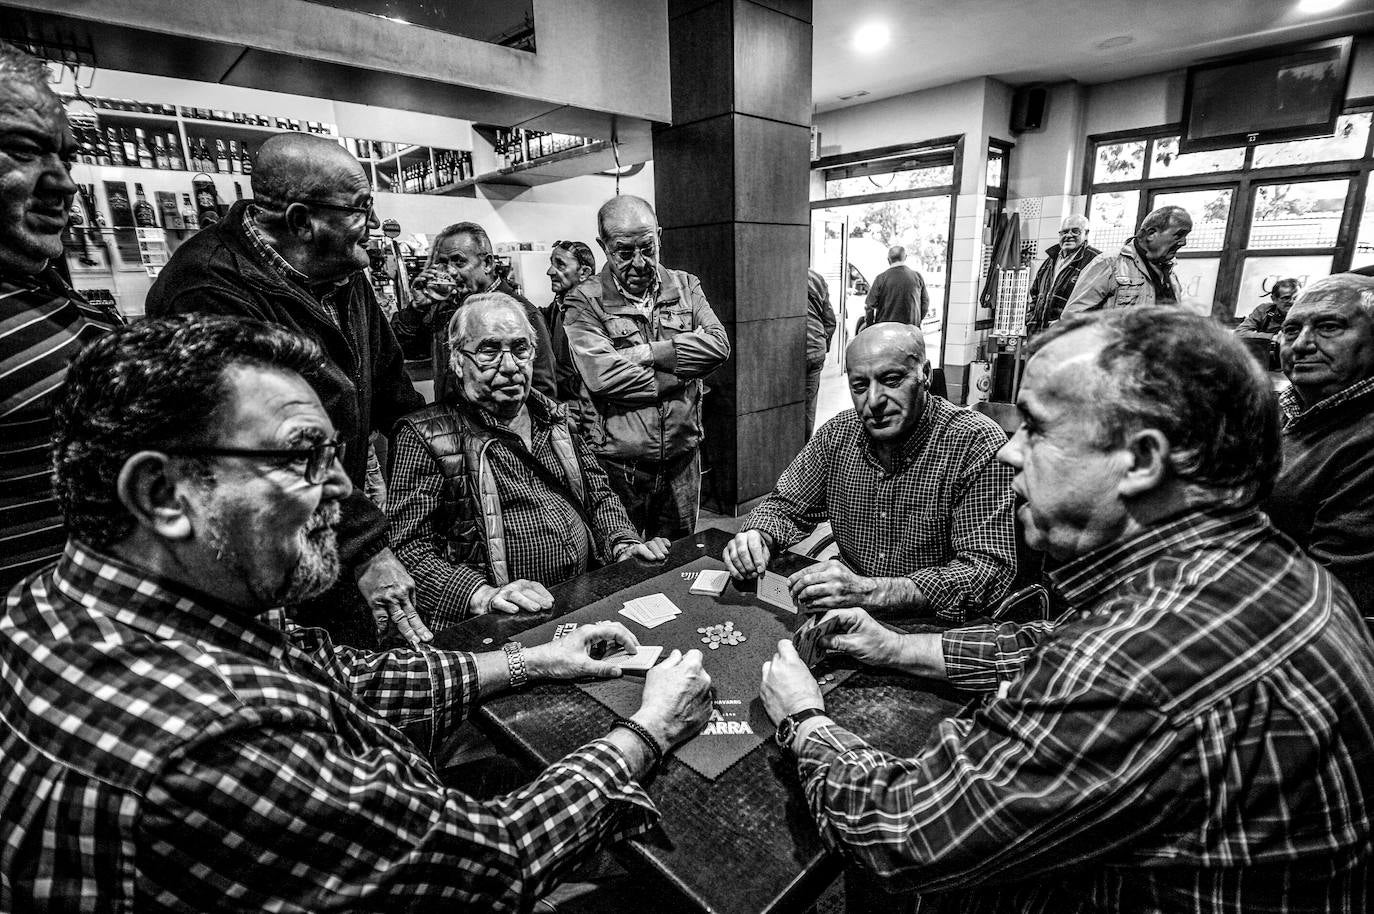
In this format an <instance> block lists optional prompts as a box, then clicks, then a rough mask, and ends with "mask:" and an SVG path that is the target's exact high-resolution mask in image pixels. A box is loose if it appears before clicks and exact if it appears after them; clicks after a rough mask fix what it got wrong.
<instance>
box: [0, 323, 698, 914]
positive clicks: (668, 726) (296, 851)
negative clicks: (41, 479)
mask: <svg viewBox="0 0 1374 914" xmlns="http://www.w3.org/2000/svg"><path fill="white" fill-rule="evenodd" d="M323 358H324V356H323V355H322V353H321V350H320V348H319V347H318V345H316V344H315V343H313V342H312V341H310V340H307V339H305V338H304V337H301V336H298V335H296V334H294V333H292V332H290V331H287V330H285V329H282V328H279V327H272V326H268V325H266V324H263V323H260V322H257V321H251V320H242V319H240V320H229V319H225V318H210V317H194V318H184V317H183V318H173V319H167V320H151V321H145V322H142V323H140V324H137V325H135V326H132V327H127V328H124V329H121V330H118V331H115V332H114V333H113V334H111V335H110V336H107V337H105V338H104V339H102V340H101V341H99V342H97V343H95V344H93V345H92V346H90V347H89V348H87V349H86V350H85V352H84V353H83V354H82V356H81V357H80V358H78V359H77V360H76V362H75V363H74V364H73V366H72V368H71V371H70V373H69V374H68V379H67V389H66V393H65V395H64V399H63V402H62V404H61V406H60V408H59V411H58V416H57V428H56V432H55V434H54V445H53V454H54V483H55V488H56V491H57V496H58V502H59V504H60V505H61V507H62V511H63V515H64V517H65V519H66V522H67V527H68V530H69V532H70V535H71V538H70V539H69V540H68V542H67V547H66V551H65V553H64V554H63V556H62V557H61V558H60V559H59V560H58V563H57V564H56V566H54V567H52V568H49V569H48V570H46V571H43V572H41V573H38V574H36V575H34V576H32V577H30V578H29V579H28V580H26V581H25V582H24V583H22V584H20V585H18V586H16V587H15V589H14V590H12V591H11V592H10V594H9V596H8V598H7V601H6V610H5V615H4V617H3V620H0V670H2V671H3V675H0V760H3V770H4V772H5V775H4V777H3V778H0V874H2V878H0V909H4V910H7V911H78V910H79V911H164V910H165V911H212V910H213V911H221V910H234V911H265V910H274V911H324V910H353V911H357V910H372V911H396V910H402V909H405V910H411V909H425V910H428V909H431V908H434V909H439V908H441V907H447V908H449V909H452V910H464V911H469V910H470V911H528V910H530V909H531V908H532V907H533V905H534V904H535V902H536V901H537V900H538V899H539V898H540V897H541V896H543V895H544V894H545V893H546V892H547V891H548V890H549V889H550V888H551V887H552V886H553V885H554V884H555V883H556V882H557V881H558V880H559V879H560V878H561V877H562V876H563V875H564V874H566V873H567V872H568V871H569V869H570V868H572V867H574V866H576V865H577V864H578V863H579V862H581V861H585V860H586V859H587V858H588V857H589V856H590V855H591V854H593V853H594V852H595V850H596V849H597V848H599V847H602V846H604V845H605V844H607V843H609V842H612V841H615V840H617V839H620V838H624V837H628V836H632V835H636V834H640V833H642V832H644V831H645V830H646V829H648V828H649V827H651V825H652V824H653V822H654V821H655V820H656V818H657V811H656V810H655V808H654V806H653V803H652V802H651V801H650V800H649V798H648V796H647V795H646V794H645V793H644V791H643V789H642V788H641V787H640V786H639V783H638V781H639V779H641V778H642V777H643V776H644V775H645V773H646V772H647V771H648V770H649V769H650V768H651V767H652V766H653V764H654V763H655V761H656V760H657V759H659V758H661V756H662V754H663V753H664V752H665V751H667V750H668V749H669V748H670V747H671V746H672V745H674V744H675V743H676V742H677V741H679V740H681V739H683V738H685V737H687V736H689V735H691V734H694V733H696V732H697V731H699V730H700V729H701V726H702V725H703V724H704V722H705V720H706V717H707V714H708V712H709V708H710V704H709V698H708V691H709V686H710V680H709V677H707V676H706V675H705V673H703V672H702V670H701V655H700V653H699V652H697V651H691V652H689V653H688V654H687V655H686V656H683V655H680V654H678V653H677V652H676V651H675V652H673V654H672V655H670V657H669V660H668V661H667V665H666V666H664V665H662V664H660V665H659V666H658V667H655V668H654V670H652V671H650V673H649V674H648V677H647V680H646V683H645V686H644V700H643V705H642V707H641V708H640V709H639V711H638V712H637V713H636V714H634V715H633V716H632V717H631V718H629V719H622V720H619V721H618V722H617V723H616V725H615V726H614V727H613V728H612V729H611V730H610V732H609V733H607V734H606V735H605V736H603V737H601V738H600V739H596V740H593V741H592V742H590V743H588V744H587V745H585V746H583V747H582V748H580V749H578V750H576V751H575V752H573V753H571V754H569V755H568V756H566V757H565V758H563V759H562V760H560V761H558V762H556V763H554V764H553V765H552V766H550V767H549V768H548V769H547V770H546V771H545V772H544V773H543V774H542V775H541V776H540V777H539V778H537V779H536V780H535V781H534V782H533V783H531V784H529V785H528V786H526V787H523V788H521V789H519V790H517V791H515V792H513V793H510V794H507V795H505V796H500V797H497V798H495V799H492V800H487V801H478V800H475V799H473V798H471V797H468V796H465V795H464V794H463V793H461V792H459V791H457V790H454V789H450V788H448V787H446V786H445V785H444V784H443V783H442V782H441V781H440V779H439V777H438V776H437V775H436V773H435V770H434V769H433V768H432V767H431V765H430V763H429V762H428V761H427V760H426V758H425V757H424V756H422V755H421V751H422V750H423V751H431V750H432V749H433V747H434V746H435V745H437V744H438V741H440V740H442V739H444V738H445V736H446V735H447V734H448V733H450V732H451V731H452V730H453V728H454V727H455V726H456V725H457V724H458V722H459V721H460V720H461V719H462V718H463V717H464V716H465V715H466V714H467V713H468V712H469V711H470V710H471V709H472V707H473V705H474V704H475V703H476V702H477V701H478V700H479V699H480V698H482V697H483V696H485V695H487V694H490V693H492V692H495V691H497V690H500V689H505V688H508V687H519V686H520V685H521V684H523V682H524V681H525V680H526V679H530V678H571V677H576V676H588V675H590V676H614V675H618V673H619V668H618V667H615V666H612V665H611V664H609V663H606V662H603V661H596V660H593V659H592V658H591V656H590V651H591V649H592V648H593V647H594V646H597V645H600V646H602V647H609V646H611V645H612V644H621V645H626V646H637V645H636V642H635V639H634V636H633V635H631V634H630V633H629V632H628V631H626V630H625V628H624V627H623V626H621V625H619V624H617V623H610V622H607V623H600V624H597V625H592V626H583V627H581V628H579V629H577V630H576V631H574V632H573V633H572V634H570V635H567V636H565V637H564V638H562V639H559V640H556V641H552V642H550V643H548V644H543V645H538V646H533V647H529V648H522V647H521V646H520V645H519V644H518V643H512V644H508V645H506V646H505V649H504V650H501V651H493V652H489V653H483V654H468V653H460V652H454V651H440V650H436V649H433V648H430V647H428V646H425V647H422V648H419V649H416V650H398V651H392V652H387V653H382V654H366V653H360V652H358V651H356V650H354V649H353V648H347V647H339V648H335V647H334V646H333V645H332V644H331V643H330V639H329V636H328V635H327V634H326V633H325V632H324V630H323V629H318V628H312V629H302V628H296V627H294V626H289V625H286V624H284V620H283V619H282V617H281V612H280V610H277V609H274V607H280V606H282V605H285V604H289V603H291V602H293V601H294V600H297V599H300V598H303V597H306V596H309V595H311V594H314V593H319V592H321V591H323V590H325V589H327V588H328V587H329V586H330V584H331V583H332V582H333V580H334V578H335V576H336V575H337V574H338V572H339V556H338V548H337V545H336V542H335V532H334V531H335V526H336V525H337V523H338V521H339V513H340V512H339V505H340V502H341V501H342V500H343V499H345V498H347V497H348V495H349V493H350V491H351V489H352V486H351V484H350V483H349V480H348V476H347V474H346V473H345V472H344V470H343V466H342V464H341V463H340V460H339V457H340V454H339V450H340V448H341V444H340V443H339V440H338V433H337V432H336V430H335V428H334V425H333V424H332V422H331V421H330V419H329V416H328V414H327V413H326V412H325V410H324V407H323V406H322V405H321V403H320V399H319V397H318V395H317V394H316V392H315V390H314V389H313V388H312V386H311V385H310V383H308V381H307V379H308V378H310V377H311V376H313V375H314V373H315V372H317V371H318V370H319V366H320V364H321V363H322V361H323ZM400 726H406V727H407V728H408V731H409V732H411V733H413V734H415V737H416V739H417V741H418V742H411V741H410V740H408V739H407V738H406V736H403V735H402V734H401V732H400V730H398V729H397V727H400ZM420 743H423V745H421V744H420Z"/></svg>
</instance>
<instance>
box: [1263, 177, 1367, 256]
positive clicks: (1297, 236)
mask: <svg viewBox="0 0 1374 914" xmlns="http://www.w3.org/2000/svg"><path fill="white" fill-rule="evenodd" d="M1349 188H1350V182H1349V181H1348V180H1346V179H1341V180H1338V181H1304V182H1302V183H1297V184H1261V185H1259V186H1258V187H1256V188H1255V214H1254V218H1253V219H1252V221H1251V223H1250V244H1249V245H1248V246H1249V247H1250V248H1251V249H1252V250H1253V249H1255V248H1329V247H1334V246H1335V244H1336V233H1337V231H1339V230H1340V227H1341V211H1342V210H1343V209H1344V208H1345V195H1346V192H1347V191H1348V190H1349Z"/></svg>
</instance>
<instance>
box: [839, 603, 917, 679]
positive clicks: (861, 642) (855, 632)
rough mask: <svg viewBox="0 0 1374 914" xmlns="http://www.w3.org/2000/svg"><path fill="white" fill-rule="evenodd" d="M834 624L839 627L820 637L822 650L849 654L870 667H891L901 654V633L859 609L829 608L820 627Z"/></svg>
mask: <svg viewBox="0 0 1374 914" xmlns="http://www.w3.org/2000/svg"><path fill="white" fill-rule="evenodd" d="M832 620H834V621H837V622H838V623H839V628H838V629H837V630H836V631H832V632H830V633H829V634H825V635H821V636H820V643H821V646H822V647H826V648H829V649H830V650H832V651H839V652H840V653H842V654H848V655H849V656H851V657H853V658H854V659H856V660H861V661H863V662H864V663H866V664H868V665H869V666H892V665H893V664H894V663H896V661H897V658H898V657H899V656H900V654H901V639H902V636H901V633H899V632H895V631H893V630H892V629H890V628H888V627H887V626H885V625H883V624H882V623H881V622H878V621H877V620H876V619H874V618H873V617H872V616H870V615H869V614H868V612H867V611H866V610H862V609H832V610H830V612H828V613H826V614H825V615H824V616H823V617H822V618H821V619H820V623H819V624H824V623H826V622H830V621H832Z"/></svg>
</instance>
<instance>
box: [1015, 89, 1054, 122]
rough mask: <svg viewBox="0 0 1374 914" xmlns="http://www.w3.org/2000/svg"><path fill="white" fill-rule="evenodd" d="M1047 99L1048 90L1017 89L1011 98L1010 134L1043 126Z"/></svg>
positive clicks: (1048, 96) (1048, 97)
mask: <svg viewBox="0 0 1374 914" xmlns="http://www.w3.org/2000/svg"><path fill="white" fill-rule="evenodd" d="M1049 99H1050V93H1049V90H1047V89H1045V88H1042V87H1041V86H1024V87H1022V88H1020V89H1017V90H1016V92H1015V93H1014V94H1013V95H1012V97H1011V132H1012V133H1025V132H1026V131H1027V130H1039V129H1040V128H1041V127H1043V126H1045V108H1046V106H1047V105H1048V104H1049Z"/></svg>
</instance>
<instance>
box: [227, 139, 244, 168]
mask: <svg viewBox="0 0 1374 914" xmlns="http://www.w3.org/2000/svg"><path fill="white" fill-rule="evenodd" d="M242 170H243V162H242V160H241V159H240V158H239V141H238V140H230V141H229V171H230V172H231V173H233V174H239V173H240V172H241V171H242Z"/></svg>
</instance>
